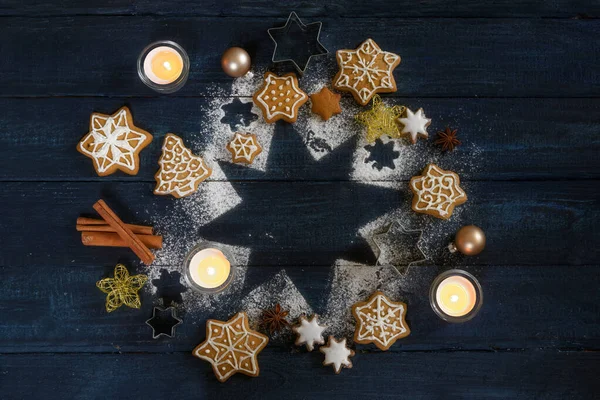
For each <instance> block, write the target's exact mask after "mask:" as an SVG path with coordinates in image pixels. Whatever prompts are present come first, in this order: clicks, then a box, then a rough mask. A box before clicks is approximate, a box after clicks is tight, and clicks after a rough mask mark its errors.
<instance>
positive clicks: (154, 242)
mask: <svg viewBox="0 0 600 400" xmlns="http://www.w3.org/2000/svg"><path fill="white" fill-rule="evenodd" d="M137 237H138V238H139V239H140V241H141V242H142V243H144V244H145V245H146V246H148V248H150V249H162V236H158V235H137ZM81 243H83V244H84V245H86V246H103V247H128V246H127V243H125V241H124V240H123V239H121V237H120V236H119V235H117V234H116V233H114V232H88V231H84V232H81Z"/></svg>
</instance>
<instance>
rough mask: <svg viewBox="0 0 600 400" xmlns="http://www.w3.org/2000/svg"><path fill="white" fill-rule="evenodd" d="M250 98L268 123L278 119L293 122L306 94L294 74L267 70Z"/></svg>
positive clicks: (306, 98) (305, 99) (306, 96)
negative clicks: (259, 85)
mask: <svg viewBox="0 0 600 400" xmlns="http://www.w3.org/2000/svg"><path fill="white" fill-rule="evenodd" d="M252 100H254V104H256V106H257V107H258V108H260V110H261V111H262V114H263V117H264V118H265V121H267V122H268V123H273V122H275V121H278V120H280V119H282V120H284V121H286V122H289V123H293V122H296V120H297V119H298V109H299V108H300V107H301V106H302V105H303V104H304V103H306V102H307V101H308V95H307V94H306V93H304V92H303V91H302V90H301V89H300V88H299V86H298V78H297V77H296V74H294V73H289V74H286V75H283V76H277V75H275V74H274V73H272V72H267V73H266V74H265V81H264V83H263V85H262V87H261V88H260V89H258V91H257V92H256V93H255V94H254V96H253V97H252Z"/></svg>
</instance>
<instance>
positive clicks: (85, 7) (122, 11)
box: [0, 0, 600, 18]
mask: <svg viewBox="0 0 600 400" xmlns="http://www.w3.org/2000/svg"><path fill="white" fill-rule="evenodd" d="M292 10H294V11H296V12H297V13H298V14H300V17H301V18H303V17H350V18H360V17H363V16H365V15H369V16H372V17H381V18H390V17H395V18H398V17H400V18H406V17H511V18H514V17H533V18H539V17H560V18H572V17H577V16H587V17H593V16H599V15H600V5H598V3H597V2H590V1H583V0H555V1H552V2H539V1H534V0H520V1H510V0H501V1H493V2H481V1H475V0H463V1H460V2H448V1H444V0H429V1H420V2H414V1H407V0H397V1H394V3H393V6H392V5H391V4H390V2H389V1H385V0H373V1H369V2H362V1H352V0H324V1H319V2H306V1H302V0H288V1H285V2H281V3H280V2H273V1H264V0H260V1H256V0H239V1H233V0H225V1H215V0H208V1H197V0H196V1H190V0H172V1H156V0H154V1H153V0H138V1H135V2H131V1H128V0H103V1H99V0H92V1H85V2H82V1H76V0H69V1H62V2H61V3H60V7H57V5H56V3H54V2H51V1H47V0H44V1H35V0H25V1H18V0H5V1H3V3H2V5H1V6H0V15H28V16H31V15H36V16H44V15H87V14H89V15H140V14H156V15H184V16H190V15H196V16H215V17H220V16H240V17H260V16H265V17H280V18H287V16H288V15H289V13H290V11H292Z"/></svg>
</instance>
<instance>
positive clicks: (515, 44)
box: [0, 17, 600, 97]
mask: <svg viewBox="0 0 600 400" xmlns="http://www.w3.org/2000/svg"><path fill="white" fill-rule="evenodd" d="M281 23H282V21H281V18H270V19H267V18H200V17H198V18H186V17H181V18H168V17H111V18H104V17H68V18H67V17H65V18H49V19H48V18H32V19H31V18H8V19H5V20H3V24H2V26H1V27H0V49H1V50H2V53H3V57H2V58H0V70H1V71H2V75H1V76H0V93H2V96H5V97H6V96H62V95H75V96H85V95H94V96H96V95H107V96H132V95H142V96H152V95H156V93H154V92H152V91H151V90H150V89H148V88H146V87H145V86H144V85H143V84H142V82H141V81H140V79H139V78H138V77H137V72H136V60H137V57H138V55H139V54H140V52H141V51H142V49H143V48H144V47H145V46H146V45H147V44H148V43H150V42H151V41H153V40H156V39H164V38H169V39H172V40H175V41H177V42H179V43H180V44H181V45H182V46H183V47H184V48H186V49H187V51H188V53H189V55H190V61H191V65H192V69H191V72H190V78H189V81H188V83H187V85H186V86H185V87H184V88H183V89H182V90H181V91H180V92H178V94H177V95H180V96H197V95H210V94H211V93H213V94H214V93H215V92H217V91H219V90H227V91H228V90H229V89H230V85H231V82H232V79H231V78H230V77H228V76H226V75H225V74H224V73H223V71H222V70H221V67H220V57H221V54H222V53H223V51H224V50H225V49H226V48H227V47H229V46H231V45H233V44H237V45H242V46H245V47H247V48H248V49H249V50H250V52H251V56H252V57H253V61H254V65H255V66H257V68H258V69H257V70H256V72H257V73H262V72H264V70H265V69H266V68H267V67H268V66H269V65H270V60H271V55H272V52H273V43H272V42H271V41H270V39H269V37H268V36H267V34H266V32H265V31H266V30H267V28H270V27H272V26H273V25H280V24H281ZM322 32H323V33H322V42H323V44H324V45H325V47H327V48H329V49H330V50H331V51H332V53H331V54H330V55H329V56H327V57H321V59H320V60H317V59H315V61H314V63H313V64H312V65H311V68H310V70H309V72H308V73H307V75H306V76H305V78H303V81H308V80H310V79H315V80H317V79H320V80H323V81H325V80H329V79H332V78H333V76H334V73H335V70H336V63H335V57H334V50H336V49H340V48H354V47H355V46H357V45H358V44H359V43H360V42H362V41H363V40H365V39H366V38H367V37H372V38H373V39H375V40H376V41H377V43H378V44H379V45H380V46H381V47H382V48H383V49H385V50H388V51H395V52H398V53H399V54H400V55H401V56H402V59H403V61H402V64H401V65H400V66H399V68H398V69H397V72H396V78H397V81H398V94H399V95H403V96H423V97H435V96H438V97H456V96H460V97H473V96H479V97H497V96H500V97H524V96H527V97H590V96H598V95H599V94H600V78H599V75H598V74H599V72H598V70H597V69H596V68H594V66H595V65H598V64H599V63H600V48H599V47H600V42H599V41H597V40H596V39H597V38H598V37H599V36H600V21H599V20H553V19H536V20H518V19H517V20H504V19H503V20H496V19H472V18H467V19H447V18H441V19H379V18H365V19H354V18H352V19H339V18H335V19H330V18H324V19H323V31H322ZM200 38H205V39H204V40H200ZM23 48H27V49H28V51H23ZM583 55H585V57H584V56H583Z"/></svg>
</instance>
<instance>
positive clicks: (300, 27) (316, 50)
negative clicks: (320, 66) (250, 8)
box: [267, 11, 329, 75]
mask: <svg viewBox="0 0 600 400" xmlns="http://www.w3.org/2000/svg"><path fill="white" fill-rule="evenodd" d="M322 25H323V24H322V23H321V21H318V22H312V23H310V24H306V25H305V24H304V23H302V21H301V20H300V18H299V17H298V15H297V14H296V13H295V12H294V11H292V12H291V13H290V15H289V17H288V19H287V22H286V23H285V25H284V26H281V27H279V28H270V29H267V33H268V34H269V36H270V37H271V39H272V40H273V42H275V50H273V56H272V57H271V61H272V62H273V63H280V62H286V61H289V62H291V63H292V64H293V65H294V67H295V68H296V70H297V71H298V72H299V73H300V74H301V75H303V74H304V72H305V71H306V69H307V68H308V64H309V63H310V60H311V59H312V58H313V57H317V56H322V55H325V54H329V50H327V49H326V48H325V46H323V44H322V43H321V42H320V41H319V36H320V35H321V26H322ZM315 30H316V35H314V36H312V37H310V38H309V37H308V36H309V35H312V33H313V32H315ZM277 38H279V42H278V41H277ZM282 50H283V51H282ZM282 52H283V53H284V54H283V55H280V54H278V53H282ZM300 52H302V53H304V54H301V55H300V56H299V54H300ZM307 56H308V57H307ZM298 58H303V59H302V60H298ZM297 60H298V62H297ZM300 64H302V67H300Z"/></svg>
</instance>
